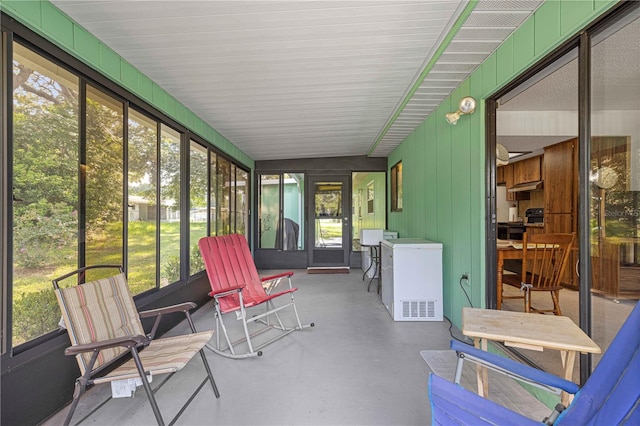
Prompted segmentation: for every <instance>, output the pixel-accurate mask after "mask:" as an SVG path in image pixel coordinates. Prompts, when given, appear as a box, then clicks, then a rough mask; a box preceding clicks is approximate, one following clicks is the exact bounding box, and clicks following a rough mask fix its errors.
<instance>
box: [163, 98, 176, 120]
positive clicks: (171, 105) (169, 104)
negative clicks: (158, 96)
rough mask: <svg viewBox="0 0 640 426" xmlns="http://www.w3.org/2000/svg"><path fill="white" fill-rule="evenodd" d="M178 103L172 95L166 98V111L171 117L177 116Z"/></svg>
mask: <svg viewBox="0 0 640 426" xmlns="http://www.w3.org/2000/svg"><path fill="white" fill-rule="evenodd" d="M176 103H178V101H176V100H175V99H174V98H172V97H171V96H167V97H166V99H165V109H164V111H165V112H166V114H167V115H169V116H170V117H175V116H176Z"/></svg>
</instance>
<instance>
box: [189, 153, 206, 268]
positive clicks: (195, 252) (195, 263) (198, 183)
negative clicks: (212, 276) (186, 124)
mask: <svg viewBox="0 0 640 426" xmlns="http://www.w3.org/2000/svg"><path fill="white" fill-rule="evenodd" d="M190 146H191V149H190V150H189V246H190V253H189V273H190V274H195V273H196V272H200V271H202V270H203V269H204V263H203V261H202V256H201V255H200V250H199V249H198V240H199V239H200V238H202V237H206V236H207V217H208V216H209V212H208V206H207V193H208V186H207V180H208V173H207V171H208V163H209V162H208V159H207V149H206V148H205V147H203V146H202V145H200V144H198V143H197V142H195V141H191V145H190Z"/></svg>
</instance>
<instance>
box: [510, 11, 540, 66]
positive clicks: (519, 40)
mask: <svg viewBox="0 0 640 426" xmlns="http://www.w3.org/2000/svg"><path fill="white" fill-rule="evenodd" d="M512 37H513V69H514V70H521V69H523V68H524V67H526V66H527V65H529V63H530V62H531V60H532V59H533V56H534V54H535V25H534V20H533V19H528V20H527V21H525V22H524V23H523V24H522V25H521V26H520V28H518V31H516V32H515V33H514V34H513V36H512Z"/></svg>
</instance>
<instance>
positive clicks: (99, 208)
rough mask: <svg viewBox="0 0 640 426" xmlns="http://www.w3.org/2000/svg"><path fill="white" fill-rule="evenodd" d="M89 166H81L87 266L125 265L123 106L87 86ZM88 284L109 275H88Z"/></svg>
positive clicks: (94, 273) (87, 163)
mask: <svg viewBox="0 0 640 426" xmlns="http://www.w3.org/2000/svg"><path fill="white" fill-rule="evenodd" d="M86 108H87V114H86V120H87V133H86V148H85V149H86V163H85V164H83V165H81V170H82V173H83V178H84V181H85V188H86V213H85V217H86V225H85V239H86V254H85V259H86V261H85V263H86V264H87V265H100V264H116V265H121V264H122V254H123V253H122V250H123V233H122V232H123V219H122V218H123V214H124V202H123V201H124V187H123V174H124V173H123V164H124V162H123V158H124V127H123V124H124V105H123V104H122V102H119V101H117V100H115V99H113V98H112V97H110V96H108V95H106V94H105V93H103V92H101V91H99V90H97V89H95V88H93V87H91V86H87V99H86ZM89 272H91V273H88V274H87V280H89V281H90V280H95V279H97V278H102V277H103V276H104V275H105V274H106V275H108V274H109V273H110V271H108V270H104V271H101V270H98V271H89Z"/></svg>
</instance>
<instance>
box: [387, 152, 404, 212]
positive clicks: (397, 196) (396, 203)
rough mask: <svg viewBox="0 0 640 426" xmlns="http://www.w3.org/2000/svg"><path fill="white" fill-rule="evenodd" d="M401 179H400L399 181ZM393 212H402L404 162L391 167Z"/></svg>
mask: <svg viewBox="0 0 640 426" xmlns="http://www.w3.org/2000/svg"><path fill="white" fill-rule="evenodd" d="M398 177H399V179H398ZM390 180H391V191H390V193H391V211H392V212H401V211H402V160H400V161H398V162H397V163H396V164H394V165H393V166H392V167H391V178H390Z"/></svg>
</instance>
